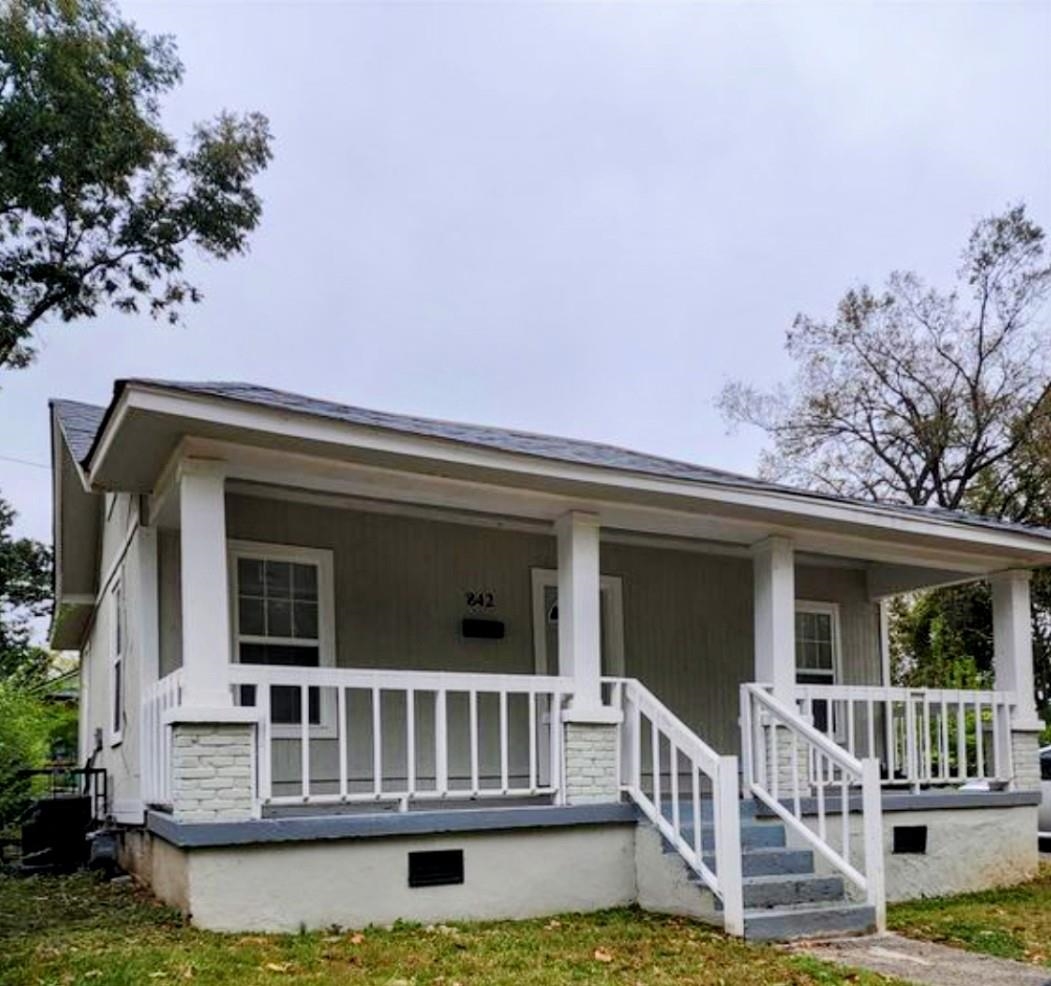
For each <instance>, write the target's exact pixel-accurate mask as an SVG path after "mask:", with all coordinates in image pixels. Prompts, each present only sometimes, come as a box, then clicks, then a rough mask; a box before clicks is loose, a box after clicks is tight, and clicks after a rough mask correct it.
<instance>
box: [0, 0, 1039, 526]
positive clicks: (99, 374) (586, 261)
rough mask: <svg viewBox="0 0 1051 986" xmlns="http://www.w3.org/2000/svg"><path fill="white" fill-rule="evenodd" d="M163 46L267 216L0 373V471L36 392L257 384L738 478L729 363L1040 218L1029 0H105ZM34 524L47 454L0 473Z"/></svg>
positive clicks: (19, 449)
mask: <svg viewBox="0 0 1051 986" xmlns="http://www.w3.org/2000/svg"><path fill="white" fill-rule="evenodd" d="M124 9H125V11H126V12H127V13H128V14H129V15H130V16H132V17H133V18H135V19H136V20H137V21H138V22H139V23H140V25H141V26H142V27H144V28H147V29H149V30H151V31H158V32H170V33H172V34H174V35H175V36H176V38H177V40H178V45H179V50H180V53H181V55H182V58H183V60H184V62H185V64H186V80H185V83H184V85H183V86H182V87H181V88H180V89H179V90H178V91H177V92H176V93H175V94H174V95H173V96H172V97H171V98H170V99H169V100H168V102H167V103H166V106H165V114H166V121H167V123H168V124H169V126H170V127H171V128H172V129H173V130H174V131H175V132H176V133H179V134H185V133H186V132H187V131H188V130H189V128H190V126H191V125H192V123H193V121H194V120H197V119H201V118H204V117H207V116H210V115H212V114H213V113H214V112H216V111H217V110H219V109H220V108H222V107H228V108H231V109H258V110H262V111H263V112H264V113H266V114H267V115H268V116H269V117H270V120H271V124H272V128H273V132H274V137H275V144H274V150H275V159H274V162H273V164H272V165H271V167H270V169H269V171H268V172H267V173H266V175H265V176H264V177H263V179H262V181H261V182H260V188H261V191H262V194H263V197H264V199H265V211H264V216H263V221H262V225H261V227H260V228H259V230H258V231H257V232H256V234H255V235H254V237H253V239H252V250H251V253H250V254H249V256H247V257H246V258H244V259H239V260H235V261H232V262H229V263H225V264H220V263H207V264H206V263H202V262H200V261H199V260H197V259H195V260H194V261H193V262H192V264H191V273H192V275H193V276H194V277H195V278H197V280H198V282H199V283H200V285H201V286H202V287H203V289H204V293H205V300H204V302H203V303H202V304H201V305H199V306H197V307H195V308H193V309H191V310H190V311H189V312H188V313H187V318H186V322H185V324H184V325H183V326H182V327H178V328H174V329H172V328H169V327H166V326H160V325H157V324H154V323H152V322H151V321H150V320H149V319H148V318H136V319H131V318H128V317H125V316H120V315H116V314H112V315H110V314H107V315H104V316H103V317H101V318H99V319H97V320H95V321H94V322H90V323H81V324H77V325H74V326H63V325H58V324H56V325H54V326H51V327H48V328H46V329H45V330H44V331H43V332H42V333H41V338H40V340H39V343H40V357H39V360H38V361H37V363H36V365H35V366H34V367H33V368H31V369H29V370H26V371H21V372H18V373H11V372H8V373H5V374H3V375H0V456H6V457H9V458H10V457H14V458H19V459H25V460H27V461H28V462H33V463H46V462H47V461H48V455H49V452H48V430H47V408H46V401H47V398H48V397H50V396H62V397H71V398H76V399H79V400H85V401H92V402H96V403H100V404H102V403H105V402H106V401H107V400H108V398H109V396H110V393H111V389H112V382H113V380H114V378H116V377H121V376H154V377H169V378H175V379H178V378H182V379H233V380H248V381H253V382H258V383H263V384H268V385H271V386H275V387H281V388H285V389H289V390H295V391H299V392H304V393H308V394H311V395H316V396H321V397H328V398H333V399H336V400H340V401H344V402H347V403H354V404H360V405H363V406H366V407H374V408H380V409H384V410H391V411H401V412H411V413H418V414H426V415H432V416H439V417H446V418H453V419H461V420H468V421H474V422H479V423H483V424H499V425H508V426H515V427H521V428H528V429H534V430H539V431H546V432H553V433H556V434H563V435H570V436H573V437H580V438H592V439H600V440H606V441H611V442H615V443H619V444H623V445H627V446H631V447H635V448H640V449H643V450H646V451H654V452H658V453H663V454H668V455H672V456H677V457H681V458H686V459H691V460H694V461H700V462H703V463H706V464H710V465H715V466H721V467H724V468H730V469H734V470H739V471H749V472H750V471H754V467H755V462H756V457H757V454H758V450H759V448H760V446H761V439H760V436H758V435H756V434H747V433H742V434H738V435H735V436H728V435H727V433H726V428H725V426H724V425H723V423H722V421H721V420H720V417H719V415H718V412H717V411H716V409H715V407H714V401H715V398H716V396H717V395H718V392H719V390H720V389H721V387H722V385H723V384H724V383H725V382H726V381H727V380H729V379H731V378H744V379H748V380H751V381H754V382H757V383H761V384H769V383H774V382H776V381H778V380H780V379H783V378H784V377H785V376H786V374H787V373H788V372H789V370H790V367H789V366H788V363H787V361H786V358H785V356H784V352H783V340H784V333H785V330H786V328H787V327H788V326H789V325H790V323H791V320H792V318H793V316H794V315H795V314H796V313H797V312H799V311H805V312H808V313H810V314H813V315H822V314H826V313H829V312H831V310H832V308H833V306H834V304H835V302H836V300H837V299H838V298H839V297H840V295H841V294H842V293H843V291H844V290H845V289H846V288H848V287H850V286H851V285H853V284H856V283H858V282H859V281H879V280H880V279H882V278H883V276H884V275H885V274H886V273H887V272H888V271H890V270H891V269H894V268H914V269H916V270H918V271H920V272H921V273H923V274H924V275H926V276H928V277H930V278H932V279H933V280H935V281H941V282H943V283H944V282H945V281H946V279H947V278H948V276H949V274H950V273H951V271H952V270H953V269H954V268H955V265H956V259H957V255H958V253H959V250H960V247H961V246H962V244H963V241H964V239H965V238H966V236H967V234H968V232H969V230H970V228H971V226H972V225H973V223H974V221H975V220H976V219H977V218H979V217H981V216H983V215H986V214H988V213H991V212H993V211H996V210H1000V209H1002V208H1003V207H1004V206H1005V205H1006V204H1008V203H1011V202H1015V201H1018V200H1024V201H1026V202H1027V203H1028V204H1029V207H1030V211H1031V213H1032V215H1033V216H1034V217H1035V218H1036V219H1037V221H1039V222H1041V223H1043V224H1044V225H1045V226H1047V225H1051V3H1049V2H1034V3H1029V4H1023V3H1007V2H996V3H981V4H963V3H925V4H911V5H908V4H901V3H898V4H881V5H878V6H867V5H862V4H851V5H849V6H848V5H845V4H844V5H839V4H833V3H812V4H798V3H779V4H776V5H773V4H769V5H768V4H753V5H738V4H719V5H714V4H705V5H700V4H697V5H693V4H684V3H676V4H663V3H659V2H654V0H647V2H644V3H638V4H632V5H627V4H609V5H606V4H597V3H588V4H584V3H564V4H557V3H545V4H526V3H510V2H492V3H471V4H466V3H465V4H449V3H412V4H408V3H395V2H386V3H377V4H355V3H338V4H337V3H311V4H297V3H281V4H278V3H262V2H260V3H233V2H226V3H224V2H211V3H190V2H186V0H180V2H178V3H174V2H172V3H162V2H157V0H150V2H149V3H131V2H128V3H125V4H124ZM0 491H2V493H3V495H4V496H5V497H7V498H8V499H10V500H11V501H12V502H13V503H14V505H15V507H16V508H17V509H18V510H19V511H21V515H22V516H21V520H20V524H19V529H20V530H21V531H23V532H26V533H30V534H33V535H35V536H37V537H40V538H45V539H47V538H49V537H50V485H49V478H48V473H47V471H46V470H45V469H42V468H36V467H34V466H32V465H22V464H18V463H14V462H10V461H7V460H6V459H0Z"/></svg>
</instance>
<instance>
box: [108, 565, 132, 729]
mask: <svg viewBox="0 0 1051 986" xmlns="http://www.w3.org/2000/svg"><path fill="white" fill-rule="evenodd" d="M109 608H110V614H109V615H110V641H111V647H110V654H111V664H110V723H109V726H110V729H109V738H110V743H111V744H112V745H114V746H115V745H116V744H117V743H120V742H121V740H123V739H124V691H125V685H124V677H125V667H124V654H125V651H126V650H127V646H128V628H127V613H126V610H127V608H126V606H125V602H124V577H123V574H120V575H118V576H117V579H116V581H115V582H114V583H113V587H112V588H111V589H110V592H109Z"/></svg>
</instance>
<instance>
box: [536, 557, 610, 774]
mask: <svg viewBox="0 0 1051 986" xmlns="http://www.w3.org/2000/svg"><path fill="white" fill-rule="evenodd" d="M599 607H600V608H599V619H600V621H601V626H600V628H599V629H600V633H601V639H602V643H601V647H602V674H603V675H604V676H608V677H614V678H616V677H620V676H622V675H623V674H624V612H623V598H622V593H621V581H620V578H619V577H617V576H614V575H603V576H602V577H601V583H600V587H599ZM533 661H534V669H535V671H536V673H537V674H539V675H557V674H558V572H556V571H554V570H553V569H547V568H534V569H533ZM537 715H538V717H539V723H538V729H537V753H538V757H539V775H540V784H541V786H544V787H546V786H547V785H549V784H550V783H551V755H550V754H551V747H550V738H549V737H550V723H551V715H550V710H548V709H538V710H537Z"/></svg>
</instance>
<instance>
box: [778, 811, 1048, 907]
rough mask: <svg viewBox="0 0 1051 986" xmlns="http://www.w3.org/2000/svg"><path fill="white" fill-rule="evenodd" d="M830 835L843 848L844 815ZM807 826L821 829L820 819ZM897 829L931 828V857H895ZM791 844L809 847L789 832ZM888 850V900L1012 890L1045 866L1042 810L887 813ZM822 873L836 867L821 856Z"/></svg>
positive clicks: (854, 828)
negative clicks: (1039, 826)
mask: <svg viewBox="0 0 1051 986" xmlns="http://www.w3.org/2000/svg"><path fill="white" fill-rule="evenodd" d="M827 817H828V831H829V834H830V837H831V838H832V840H833V845H834V846H835V847H836V848H837V849H838V848H839V838H838V833H839V831H840V820H839V815H838V814H837V815H829V816H827ZM806 820H807V823H808V825H809V826H810V828H811V829H812V830H814V831H816V830H817V819H816V818H813V817H808V818H807V819H806ZM896 826H908V827H912V826H926V828H927V851H926V853H923V854H919V853H895V852H894V828H895V827H896ZM850 833H851V836H850V837H851V861H852V862H853V863H854V865H855V866H857V867H858V868H859V869H863V868H864V866H863V856H862V852H863V846H864V841H863V836H862V819H861V815H860V813H854V814H852V815H851V816H850ZM788 841H789V843H790V844H791V845H793V846H796V847H798V848H809V847H808V846H807V845H806V843H805V841H804V840H803V839H801V838H799V837H798V836H796V835H794V834H793V833H792V832H791V830H789V832H788ZM883 847H884V866H885V874H886V887H887V901H888V902H893V901H901V900H917V899H920V898H923V897H944V896H947V895H949V894H962V893H970V892H973V891H977V890H988V889H990V888H993V887H1008V886H1011V885H1012V884H1016V883H1021V882H1022V881H1024V880H1028V879H1030V878H1031V877H1033V876H1034V875H1035V874H1036V871H1037V868H1038V866H1039V854H1038V852H1037V839H1036V808H1035V807H1030V806H1016V807H1010V808H946V809H941V810H932V811H884V813H883ZM815 858H816V861H817V867H818V870H819V872H823V873H832V872H834V870H833V869H832V867H831V866H830V865H829V864H827V863H825V862H824V860H822V859H821V858H820V857H819V856H818V855H817V854H816V853H815Z"/></svg>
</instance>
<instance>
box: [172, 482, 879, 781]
mask: <svg viewBox="0 0 1051 986" xmlns="http://www.w3.org/2000/svg"><path fill="white" fill-rule="evenodd" d="M227 530H228V535H229V537H230V538H232V539H238V540H249V541H260V542H271V543H279V544H295V545H302V546H305V547H312V548H327V549H330V550H331V551H332V552H333V562H334V581H335V587H334V588H335V624H336V627H335V629H336V661H337V664H338V665H340V666H343V667H362V668H376V667H381V668H400V669H410V670H411V669H427V670H435V669H439V670H441V669H443V670H451V671H476V672H494V673H521V674H529V673H531V672H532V670H533V660H534V658H533V629H532V601H531V576H530V570H531V569H532V568H534V567H540V568H554V567H555V565H556V545H555V539H554V537H553V536H546V535H543V534H531V533H523V532H519V531H508V530H503V529H497V528H490V527H478V526H470V525H465V524H456V523H447V522H437V521H433V520H426V519H419V518H412V517H400V516H395V515H390V514H383V513H367V512H361V511H353V510H342V509H336V508H330V507H322V506H316V505H308V504H302V503H295V502H291V501H284V500H266V499H262V498H257V497H248V496H241V495H231V496H229V497H228V498H227ZM159 555H160V620H161V666H162V669H163V670H164V672H165V673H166V672H167V671H169V670H171V669H173V668H174V667H177V666H178V664H179V663H180V654H179V650H180V644H179V637H180V622H179V620H180V616H179V609H180V607H179V598H178V582H179V579H178V537H177V533H176V532H166V533H163V534H162V536H161V538H160V549H159ZM601 565H602V571H603V574H607V575H616V576H619V577H620V578H621V580H622V586H623V605H624V641H625V670H626V673H627V674H628V675H629V676H632V677H637V678H639V679H641V680H642V681H643V682H644V683H645V684H646V685H647V686H648V687H649V688H651V689H652V690H653V691H654V692H655V693H656V694H657V695H658V696H660V697H661V698H662V699H663V700H664V701H666V702H667V703H668V704H669V706H670V707H671V708H672V709H673V710H674V711H675V712H676V713H677V714H678V715H680V716H681V717H682V718H683V719H684V720H685V721H686V722H687V723H689V724H691V725H692V726H693V727H694V728H695V729H696V730H697V731H698V733H699V734H700V735H701V736H703V737H704V738H705V739H706V740H707V741H708V742H709V743H710V744H711V745H712V746H714V747H715V748H716V749H718V750H720V751H722V752H727V753H732V752H737V750H738V745H739V741H738V730H737V715H738V712H737V710H738V704H739V699H738V689H739V686H740V684H741V682H743V681H749V680H751V679H752V677H753V674H752V668H753V645H752V564H751V561H750V560H749V559H748V558H746V557H733V556H726V555H713V554H702V553H699V552H693V551H682V550H668V549H666V548H656V547H642V546H634V545H625V544H610V543H603V545H602V554H601ZM796 586H797V596H798V597H799V598H801V599H810V600H820V601H825V602H836V603H838V604H839V608H840V626H841V633H842V648H843V672H844V674H843V677H844V680H845V681H846V682H847V683H865V682H870V683H871V682H878V681H879V674H880V659H879V623H878V613H877V609H876V606H875V604H874V603H872V602H870V601H869V600H868V596H867V591H866V577H865V572H864V571H863V570H861V569H848V568H842V567H827V568H825V567H817V566H812V565H800V566H797V570H796ZM468 591H485V592H491V593H492V594H493V597H494V602H495V606H494V608H493V609H489V610H486V611H485V612H484V614H482V615H484V616H486V617H487V618H491V619H498V620H502V621H503V622H504V624H505V628H506V635H505V637H504V639H503V640H495V641H492V640H490V641H485V640H465V639H464V638H463V637H462V635H461V633H460V621H461V620H462V619H463V618H464V617H465V616H469V615H472V610H471V609H470V608H469V607H468V606H467V603H466V598H465V593H467V592H468ZM475 615H478V614H475ZM370 715H371V714H370V712H369V711H368V710H367V709H366V708H364V707H363V708H362V709H360V710H358V711H357V712H355V713H354V715H353V718H354V721H355V722H357V723H359V728H360V729H361V731H362V732H361V737H362V738H361V740H360V742H357V743H354V746H355V749H354V750H353V751H352V757H351V760H352V764H355V765H356V766H357V768H358V769H356V770H355V773H356V774H357V775H358V776H361V777H367V776H368V770H369V765H370V763H371V750H370V742H371V741H370V740H369V739H368V736H370V735H371V725H370V722H371V720H370ZM383 715H384V723H385V730H384V733H385V738H386V737H389V747H390V748H389V750H388V751H387V753H386V756H387V758H388V760H387V767H388V769H389V770H391V771H392V772H393V773H395V774H398V775H403V773H404V766H405V750H404V744H403V741H402V737H403V736H404V734H405V713H404V706H403V704H402V700H401V699H400V698H398V697H395V696H387V697H385V699H384V710H383ZM432 715H433V712H432V710H431V709H430V708H428V707H427V705H426V703H425V702H423V703H422V707H421V708H420V709H418V710H417V724H416V725H417V735H418V736H420V737H421V741H422V740H423V738H425V737H428V736H429V735H430V731H431V729H432V728H433V719H432ZM463 718H464V716H463V715H460V714H459V713H458V712H457V711H456V710H455V709H453V710H451V712H450V724H451V728H452V730H453V735H452V737H451V749H452V751H453V753H454V760H456V761H461V758H460V757H458V756H456V755H455V751H456V749H457V748H458V746H464V758H465V756H466V753H465V750H466V746H465V744H466V740H465V733H464V731H463ZM484 718H485V716H484V714H483V719H484ZM515 728H516V730H517V731H519V732H520V733H521V734H522V735H523V736H524V735H525V729H526V728H527V727H526V724H525V721H524V718H523V721H522V722H521V723H517V722H516V726H515ZM354 737H355V733H354V732H352V737H351V738H352V742H353V740H354ZM311 745H312V748H314V762H313V769H312V772H313V773H314V775H315V777H317V778H318V779H319V782H318V784H317V786H316V787H315V790H318V791H321V790H326V789H327V788H328V785H329V784H330V783H331V778H333V777H334V775H335V764H336V748H335V743H334V742H332V741H329V742H324V741H321V742H316V743H312V744H311ZM298 757H299V753H298V741H296V740H291V739H288V740H278V741H275V779H276V780H278V781H282V780H284V781H289V782H290V781H291V780H292V779H293V778H295V777H296V776H297V773H298V762H299V760H298ZM359 759H360V763H359V762H358V760H359ZM511 766H512V771H513V772H520V771H521V770H522V769H523V763H522V761H521V760H520V759H513V761H512V765H511ZM495 769H496V761H495V758H494V756H491V755H483V758H482V773H483V774H486V775H490V776H491V775H492V773H493V772H494V770H495ZM417 770H418V771H419V772H420V773H421V775H424V776H427V775H430V774H432V773H433V760H432V759H431V758H430V754H429V751H428V752H427V753H423V752H421V759H420V761H419V762H418V763H417ZM279 790H282V791H284V792H285V793H293V792H292V790H291V788H288V789H287V791H286V789H283V788H279Z"/></svg>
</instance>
